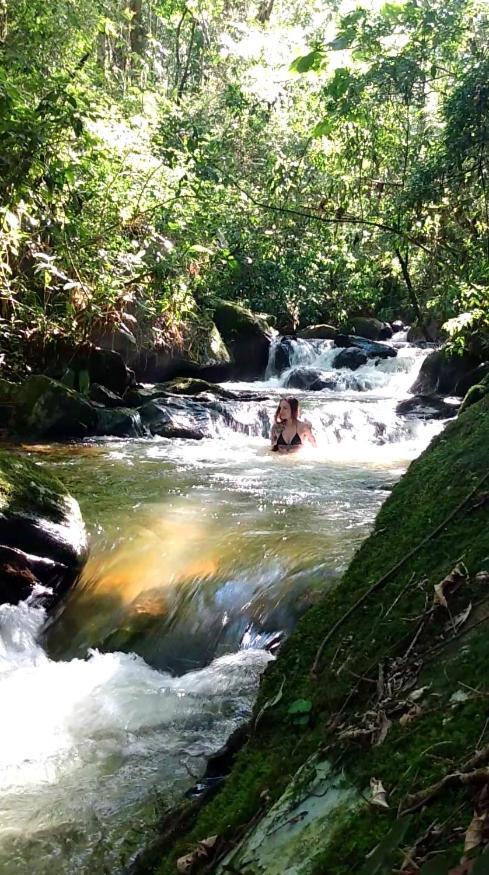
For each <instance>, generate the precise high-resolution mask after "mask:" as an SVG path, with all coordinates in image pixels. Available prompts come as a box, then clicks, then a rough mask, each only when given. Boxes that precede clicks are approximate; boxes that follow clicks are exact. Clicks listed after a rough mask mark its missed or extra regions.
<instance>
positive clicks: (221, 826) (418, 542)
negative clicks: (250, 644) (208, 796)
mask: <svg viewBox="0 0 489 875" xmlns="http://www.w3.org/2000/svg"><path fill="white" fill-rule="evenodd" d="M488 443H489V395H486V396H485V397H484V398H483V399H482V400H481V401H479V403H478V404H476V405H472V406H471V407H469V408H468V409H466V410H465V411H464V412H463V413H462V415H460V416H459V417H458V418H457V419H456V420H453V421H452V422H451V423H450V424H449V425H448V426H447V428H446V429H445V431H444V432H442V433H441V434H440V435H438V436H437V437H436V438H435V439H434V440H433V441H432V443H431V445H430V446H429V447H428V449H427V450H426V451H425V452H424V453H423V454H422V455H421V456H420V458H419V459H417V460H416V461H415V462H413V463H412V464H411V466H410V468H409V469H408V471H407V473H406V474H405V475H404V477H403V478H402V479H401V480H400V481H399V483H398V484H397V485H396V486H395V488H394V489H393V491H392V493H391V495H390V496H389V498H388V499H387V501H386V502H385V504H384V505H383V507H382V509H381V510H380V512H379V514H378V516H377V519H376V522H375V528H374V531H373V532H372V534H371V535H370V537H369V538H368V539H367V540H366V541H365V542H364V544H363V545H362V547H361V548H360V549H359V550H358V552H357V553H356V554H355V557H354V559H353V561H352V563H351V565H350V566H349V568H348V570H347V572H346V573H345V575H344V576H343V578H342V580H341V582H340V583H339V584H338V586H337V587H336V588H335V589H334V590H332V591H329V592H328V593H326V594H325V596H324V598H323V600H322V601H321V602H320V603H319V604H318V605H316V606H314V607H312V608H311V609H310V610H309V611H308V613H307V614H306V615H305V617H304V618H303V619H302V620H301V621H300V623H299V624H298V626H297V628H296V631H295V632H294V633H293V634H292V636H291V637H290V639H289V640H288V641H287V642H286V643H285V645H284V647H283V649H282V650H281V652H280V653H279V656H278V659H277V660H276V662H275V663H274V664H272V665H271V666H270V668H269V669H267V671H266V673H265V675H264V678H263V682H262V685H261V688H260V694H259V698H258V701H257V703H256V707H255V714H254V731H253V733H252V736H251V739H250V741H249V742H248V744H247V745H246V746H245V747H244V748H243V750H242V751H241V753H240V754H239V755H238V757H237V759H236V762H235V765H234V767H233V769H232V771H231V773H230V775H229V777H228V778H227V780H226V781H225V783H224V785H223V787H222V789H221V791H220V792H219V794H218V795H217V796H216V797H214V798H213V799H212V800H211V801H210V802H209V804H208V805H207V806H206V807H204V808H203V810H202V811H201V813H200V815H199V816H198V817H197V818H196V819H194V821H193V822H192V825H191V827H190V828H189V829H188V831H187V832H186V833H185V834H184V835H182V836H181V837H179V838H178V840H177V841H176V842H175V840H173V841H172V842H171V843H169V844H168V845H167V847H166V849H165V848H163V850H161V851H160V852H159V861H158V864H157V865H155V871H157V872H158V873H160V875H169V873H173V872H175V862H176V859H177V858H178V857H179V856H180V855H183V854H186V853H188V852H189V850H192V849H193V848H195V847H196V845H197V842H198V841H199V840H202V839H204V838H205V837H207V836H209V835H214V834H218V835H220V836H223V837H224V838H226V839H229V840H231V841H236V839H237V842H238V843H237V846H236V847H237V850H236V856H233V855H231V858H230V859H229V860H227V861H226V862H227V863H229V865H230V866H231V870H232V868H233V866H234V864H235V862H236V863H237V870H238V871H246V872H247V873H250V875H258V873H262V872H263V871H268V870H264V869H263V867H262V868H260V865H261V864H260V854H265V852H266V849H267V848H268V850H270V842H271V841H275V839H274V838H273V836H277V842H280V841H282V839H281V838H280V837H279V834H280V833H282V835H283V833H286V832H287V831H288V833H289V835H290V837H291V840H292V839H294V840H296V843H297V851H296V858H295V859H294V861H293V865H294V866H295V867H296V868H295V869H293V871H297V872H300V873H301V875H323V873H326V872H328V873H334V875H350V873H351V872H352V871H360V870H361V869H362V867H363V866H364V864H365V858H366V856H367V855H368V854H370V853H371V852H372V851H373V849H374V848H375V846H376V845H378V844H380V845H382V846H383V847H384V846H386V847H387V845H389V840H390V839H389V837H392V835H394V837H395V835H396V833H395V830H396V829H397V827H396V826H395V825H396V823H397V822H398V821H397V811H398V808H399V807H406V805H407V802H406V799H407V797H408V795H409V794H413V793H416V792H418V791H420V790H421V789H424V788H426V787H427V786H429V785H431V784H432V783H435V782H437V781H439V780H440V779H441V778H442V777H443V776H444V775H445V774H446V773H447V772H448V771H454V770H456V769H457V768H459V767H460V765H461V764H463V763H464V762H466V761H467V760H469V759H470V757H471V756H472V755H473V753H474V750H476V748H477V747H478V745H480V739H481V737H482V735H483V733H484V731H485V729H486V709H485V707H483V706H481V702H482V699H481V697H485V696H486V695H487V694H488V693H489V690H488V682H487V664H488V660H489V635H488V622H489V592H488V586H487V574H486V575H482V576H481V577H480V578H477V577H476V575H478V574H479V573H480V572H488V571H489V502H488V501H487V490H488V484H489V479H488V476H489V464H488V456H487V446H488ZM460 562H463V569H464V571H463V574H462V578H461V580H462V582H461V583H460V585H459V586H458V587H457V588H456V589H454V590H453V593H452V591H451V590H450V595H447V598H448V599H449V608H450V611H448V610H447V609H446V608H444V607H443V605H438V606H437V605H436V602H435V603H434V600H433V598H434V587H435V586H436V585H438V584H439V583H440V582H441V581H443V580H445V578H446V577H447V575H448V574H449V573H450V572H451V571H452V569H453V568H454V566H456V565H457V563H460ZM465 570H466V573H467V575H466V576H465ZM374 585H375V586H374ZM432 606H433V607H432ZM471 606H472V608H471ZM464 616H465V620H464V619H463V618H464ZM467 618H468V619H467ZM457 623H460V626H457V625H456V626H455V628H456V631H455V632H454V624H457ZM320 647H322V649H321V652H320V651H319V648H320ZM396 666H397V668H396ZM396 672H397V674H396ZM410 673H411V674H410ZM387 677H392V678H396V679H397V683H398V684H399V685H400V687H399V689H400V691H401V692H398V693H396V692H395V690H394V687H393V688H392V689H393V690H394V692H392V695H391V699H393V700H394V705H393V706H392V708H393V710H391V711H388V715H389V717H388V726H387V731H386V735H385V738H384V739H383V740H382V743H381V744H375V743H374V742H375V739H376V737H377V735H376V732H375V731H374V732H373V735H371V736H369V735H368V732H367V735H366V736H365V735H363V736H362V735H360V736H355V735H354V734H352V735H350V736H348V733H346V735H345V734H343V735H342V732H344V731H345V730H348V728H349V727H353V728H355V727H357V726H359V725H360V726H363V725H368V719H366V722H365V723H362V720H363V718H364V716H365V715H368V714H372V715H373V717H372V720H373V723H374V725H375V720H376V715H377V714H378V715H379V720H380V719H381V715H380V710H381V709H380V710H379V705H378V701H379V684H380V685H381V688H382V691H383V692H382V695H383V696H384V701H388V700H389V695H388V694H387V692H386V689H387V688H386V686H385V681H384V680H382V678H384V679H385V678H387ZM393 683H394V681H393ZM404 683H405V684H406V688H405V690H404V688H403V684H404ZM415 688H416V689H418V688H419V689H420V690H421V693H420V694H418V696H417V698H416V702H417V703H418V707H419V709H420V711H419V712H417V711H415V714H414V716H413V717H412V719H410V720H408V721H406V722H403V721H401V720H400V717H401V716H403V715H404V714H407V713H408V711H409V709H410V707H411V705H412V704H414V701H415V697H414V693H413V690H414V689H415ZM423 688H425V689H424V690H423ZM471 691H476V692H475V693H474V694H473V695H471ZM410 695H412V696H413V699H412V702H411V700H410ZM484 700H485V699H484ZM298 701H304V702H307V703H308V708H309V704H310V709H309V711H308V721H307V723H306V724H305V725H300V726H298V725H296V724H295V722H294V720H293V719H291V712H292V710H293V706H294V703H297V702H298ZM385 707H387V708H388V707H389V706H388V705H385ZM396 707H398V710H397V711H396V710H395V708H396ZM430 753H433V756H430V755H429V754H430ZM435 754H437V756H435ZM309 757H313V758H314V757H315V758H318V757H319V759H320V760H321V758H322V759H323V760H324V758H327V759H328V760H329V761H330V762H332V763H333V764H334V772H335V773H336V774H339V773H340V772H341V774H342V775H343V777H344V780H345V782H346V785H347V786H348V787H350V788H351V789H352V790H353V791H354V792H355V793H356V796H357V798H358V800H359V804H358V805H356V806H353V807H349V808H347V809H345V808H344V807H341V806H340V807H338V808H337V809H335V810H334V811H332V812H331V813H330V817H329V821H328V831H327V832H326V831H325V832H324V834H323V833H322V832H321V830H318V831H317V832H316V834H315V836H314V854H311V841H310V840H309V839H308V834H307V833H304V836H303V841H302V843H301V842H299V841H297V837H298V835H300V826H299V825H298V822H299V821H300V818H298V821H297V822H295V823H294V827H293V829H289V828H288V827H287V830H286V829H285V826H286V824H284V820H283V818H282V820H281V821H280V822H278V823H277V825H276V830H275V829H271V828H270V829H269V830H268V833H267V837H266V842H265V843H264V845H263V847H262V848H261V849H260V848H259V849H258V851H257V846H258V845H257V843H256V842H255V844H253V843H254V840H255V838H256V837H257V836H258V833H259V828H260V823H261V821H262V820H263V817H264V816H265V813H266V811H268V810H269V809H270V807H271V805H272V804H273V803H275V802H276V801H277V800H279V799H280V797H281V796H282V794H283V793H284V792H285V791H286V790H287V787H289V786H290V785H291V782H293V781H294V782H295V783H296V784H298V786H297V798H298V800H299V802H300V803H301V804H300V805H299V806H298V810H299V811H303V810H306V811H307V810H309V808H310V806H312V805H314V804H316V803H315V798H316V797H310V798H308V792H309V791H308V786H307V782H302V784H301V782H300V781H298V778H297V774H298V770H299V769H300V768H301V766H302V765H303V764H304V763H305V762H306V760H308V758H309ZM373 776H374V777H376V778H377V779H380V780H381V781H382V783H383V784H384V787H385V788H386V791H387V793H388V797H387V798H388V804H389V808H385V809H382V808H379V807H376V806H374V805H371V804H368V802H366V801H365V797H366V795H367V794H370V790H369V783H370V779H371V778H372V777H373ZM321 792H322V791H321ZM301 794H302V795H301ZM472 814H473V799H472V796H471V794H470V792H468V791H467V789H466V788H463V787H462V786H461V785H460V786H459V787H455V788H454V789H453V790H452V791H451V792H450V794H447V793H439V794H434V796H433V798H432V799H430V800H429V801H428V802H427V804H426V805H424V806H419V807H418V808H416V810H415V811H414V812H413V814H412V815H411V817H410V818H409V819H408V821H407V826H406V831H405V835H404V836H403V839H402V844H403V846H404V847H413V846H414V845H415V843H416V839H417V838H419V836H421V835H423V834H424V833H425V832H426V830H427V829H428V827H429V825H430V824H432V823H433V822H436V823H440V824H444V827H443V829H441V831H439V832H433V834H430V839H429V844H428V850H429V853H430V854H431V853H433V852H439V851H441V850H445V849H446V848H447V847H448V848H449V849H450V853H451V855H452V856H451V863H450V865H453V864H454V863H455V862H456V861H457V859H459V858H460V856H461V854H462V852H463V833H464V829H466V828H467V827H468V825H469V823H470V821H471V819H472ZM306 820H307V819H306ZM250 821H253V824H254V825H253V827H252V828H251V829H250V828H249V827H248V825H249V823H250ZM455 827H457V828H458V829H459V831H458V832H457V831H456V830H455V832H453V829H454V828H455ZM245 832H247V834H248V836H249V840H248V839H247V840H246V841H245V843H244V845H243V848H244V852H247V851H249V852H250V853H244V857H243V859H241V858H240V844H239V841H240V838H239V837H240V836H242V835H243V834H244V833H245ZM309 836H310V834H309ZM399 841H400V839H399ZM399 841H398V842H397V843H396V842H393V846H392V847H391V848H390V850H389V854H390V856H391V857H392V859H391V860H389V865H390V866H391V868H387V869H386V870H385V871H391V870H392V868H394V869H399V868H400V866H401V862H402V853H401V852H400V851H399V849H398V846H397V845H398V843H399ZM277 847H278V845H277ZM251 852H252V853H251ZM245 857H246V861H245ZM245 862H246V865H245ZM289 863H290V861H289ZM241 864H242V865H241ZM450 865H448V864H447V870H448V869H449V868H450ZM218 871H220V870H218ZM228 871H230V870H229V869H228Z"/></svg>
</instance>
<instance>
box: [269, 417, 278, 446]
mask: <svg viewBox="0 0 489 875" xmlns="http://www.w3.org/2000/svg"><path fill="white" fill-rule="evenodd" d="M278 435H279V431H278V426H277V423H276V422H274V423H273V425H272V430H271V432H270V446H272V447H274V446H275V444H276V443H277V440H278Z"/></svg>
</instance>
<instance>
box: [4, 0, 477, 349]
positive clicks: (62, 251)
mask: <svg viewBox="0 0 489 875" xmlns="http://www.w3.org/2000/svg"><path fill="white" fill-rule="evenodd" d="M0 51H1V55H0V330H1V334H2V339H3V351H2V356H3V359H4V360H5V359H6V358H9V357H15V356H16V355H18V356H21V355H22V348H23V346H24V347H25V344H26V343H29V344H30V343H32V342H34V341H36V342H37V341H39V342H41V343H44V342H45V341H46V339H48V338H50V337H53V336H56V335H62V336H63V335H64V336H68V337H71V338H72V339H74V340H75V341H77V342H83V341H86V340H87V339H93V338H96V337H97V336H98V335H97V332H98V333H100V331H105V330H108V329H110V330H113V331H116V332H119V333H122V334H123V335H124V336H125V337H126V338H127V342H128V343H133V342H135V343H139V342H141V339H142V338H144V339H145V341H146V342H148V341H149V342H150V343H152V344H154V345H155V346H156V347H157V348H158V347H159V348H177V349H180V350H182V351H185V353H186V354H188V355H190V356H193V357H195V358H198V357H199V349H200V348H201V347H202V348H204V347H205V344H206V341H207V339H208V333H209V326H210V325H211V322H210V314H211V313H212V308H213V301H215V299H216V297H219V298H225V299H229V300H235V301H238V302H240V303H243V304H246V305H247V306H249V307H251V308H252V309H253V310H255V311H256V312H258V313H265V314H268V315H269V317H270V321H271V322H272V323H274V324H275V325H276V326H277V328H278V329H279V330H281V331H290V330H293V329H294V328H297V327H298V326H299V325H305V324H308V323H311V322H330V323H334V324H340V323H341V322H342V321H343V320H345V319H346V318H347V317H348V316H351V315H356V314H366V315H368V314H376V315H378V316H380V317H381V318H384V319H394V318H397V317H401V318H403V319H405V320H407V321H413V320H415V321H416V320H417V321H421V320H423V321H426V322H427V321H430V320H432V319H434V320H435V322H436V323H437V324H438V325H442V324H444V325H445V329H444V330H445V332H446V334H448V336H449V338H451V341H450V342H451V343H452V345H453V346H454V347H455V348H462V347H463V345H464V344H465V345H466V344H467V343H473V342H474V337H477V338H480V337H481V334H482V335H483V334H484V329H487V328H488V326H489V301H488V298H489V293H488V281H489V190H488V188H489V178H488V171H489V168H488V146H489V129H488V126H489V15H488V8H487V5H486V4H485V3H482V2H465V0H429V2H428V0H405V2H387V3H377V2H369V3H364V4H363V5H358V6H357V5H355V4H350V3H345V2H342V3H337V2H334V0H332V2H328V3H323V2H314V0H300V2H299V0H262V2H258V3H245V2H234V0H190V2H182V0H76V2H75V0H50V2H49V3H46V2H45V0H10V2H6V0H0Z"/></svg>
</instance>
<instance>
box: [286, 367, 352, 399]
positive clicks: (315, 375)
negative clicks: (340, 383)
mask: <svg viewBox="0 0 489 875" xmlns="http://www.w3.org/2000/svg"><path fill="white" fill-rule="evenodd" d="M365 361H366V359H365ZM284 386H285V388H286V389H304V390H310V391H311V392H320V391H321V389H335V388H336V380H335V379H334V377H329V376H328V375H327V374H325V373H324V371H318V370H316V369H315V368H306V367H298V368H294V369H293V370H292V371H291V372H290V374H288V375H287V377H286V379H285V383H284Z"/></svg>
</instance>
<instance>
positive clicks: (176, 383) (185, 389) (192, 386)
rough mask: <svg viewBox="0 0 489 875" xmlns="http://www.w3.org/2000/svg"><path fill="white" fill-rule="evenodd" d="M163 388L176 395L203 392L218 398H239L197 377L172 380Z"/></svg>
mask: <svg viewBox="0 0 489 875" xmlns="http://www.w3.org/2000/svg"><path fill="white" fill-rule="evenodd" d="M161 388H162V389H164V390H165V392H169V393H171V394H174V395H200V393H201V392H208V393H211V394H212V395H216V396H217V397H218V398H229V399H236V398H237V397H238V396H237V395H236V393H235V392H230V391H229V389H223V388H222V387H221V386H218V385H216V384H215V383H209V382H208V381H207V380H199V379H198V378H197V377H179V378H177V379H175V380H170V382H169V383H163V384H162V387H161ZM156 389H157V387H156V386H155V390H156Z"/></svg>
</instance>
